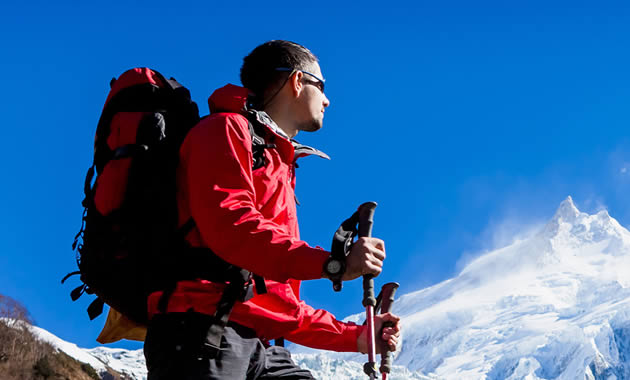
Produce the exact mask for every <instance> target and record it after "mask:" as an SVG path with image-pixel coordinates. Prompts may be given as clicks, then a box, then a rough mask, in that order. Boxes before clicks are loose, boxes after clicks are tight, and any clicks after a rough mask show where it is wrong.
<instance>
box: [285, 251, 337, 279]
mask: <svg viewBox="0 0 630 380" xmlns="http://www.w3.org/2000/svg"><path fill="white" fill-rule="evenodd" d="M328 256H330V252H328V251H325V250H323V249H318V248H312V247H309V246H305V247H303V249H301V250H299V251H296V252H295V258H296V260H291V263H290V266H289V268H288V273H290V274H291V276H290V277H291V278H294V279H296V280H317V279H320V278H322V274H323V272H324V263H325V262H326V260H327V259H328Z"/></svg>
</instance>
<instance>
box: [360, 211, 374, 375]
mask: <svg viewBox="0 0 630 380" xmlns="http://www.w3.org/2000/svg"><path fill="white" fill-rule="evenodd" d="M375 208H376V202H366V203H364V204H362V205H361V206H359V211H358V212H359V237H372V225H373V224H374V209H375ZM363 306H365V316H366V319H367V329H368V331H367V338H368V342H367V343H368V344H367V346H368V362H367V363H365V364H364V365H363V372H365V374H366V375H368V376H370V379H371V380H374V379H376V373H377V372H376V345H375V340H374V306H376V298H375V297H374V276H372V275H369V274H368V275H365V276H363Z"/></svg>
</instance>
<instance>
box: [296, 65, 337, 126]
mask: <svg viewBox="0 0 630 380" xmlns="http://www.w3.org/2000/svg"><path fill="white" fill-rule="evenodd" d="M307 71H308V72H309V73H310V74H305V73H304V72H301V71H298V72H297V73H296V77H297V79H298V81H299V82H300V84H301V89H300V92H299V96H298V98H297V99H296V100H297V102H296V106H297V110H296V113H297V117H298V131H306V132H314V131H317V130H318V129H320V128H321V127H322V125H323V124H324V110H325V109H326V107H328V106H329V105H330V101H329V100H328V98H327V97H326V95H325V94H324V92H323V91H322V89H323V88H324V86H323V82H321V80H320V79H321V78H323V75H322V71H321V69H320V67H319V64H317V63H314V64H313V66H312V68H310V70H307Z"/></svg>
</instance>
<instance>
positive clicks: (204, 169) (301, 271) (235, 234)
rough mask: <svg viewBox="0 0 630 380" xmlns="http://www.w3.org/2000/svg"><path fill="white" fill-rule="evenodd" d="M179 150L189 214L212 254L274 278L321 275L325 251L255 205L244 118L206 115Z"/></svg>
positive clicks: (229, 115)
mask: <svg viewBox="0 0 630 380" xmlns="http://www.w3.org/2000/svg"><path fill="white" fill-rule="evenodd" d="M181 149H182V150H181V152H180V153H181V154H180V158H181V160H182V161H181V162H180V164H181V165H183V168H184V175H185V176H186V178H185V186H187V187H188V197H189V200H188V201H189V205H190V210H191V215H192V217H193V219H194V220H195V223H196V225H197V228H198V229H199V233H200V235H201V239H202V240H203V242H204V243H205V244H206V245H207V246H208V247H209V248H210V249H211V250H212V251H213V252H214V253H215V254H217V255H218V256H219V257H221V258H222V259H224V260H225V261H227V262H229V263H231V264H234V265H236V266H239V267H241V268H244V269H247V270H249V271H252V272H254V273H256V274H259V275H261V276H263V277H266V278H268V279H271V280H275V281H279V282H285V281H287V280H288V279H289V278H294V279H298V280H310V279H317V278H321V274H322V266H323V263H324V261H325V260H326V258H327V257H328V252H326V251H323V250H321V249H317V248H313V247H310V246H309V245H308V244H306V243H305V242H304V241H301V240H299V239H296V238H295V237H293V236H291V235H290V234H289V233H288V231H287V229H286V228H285V227H284V226H281V225H278V224H277V223H274V222H273V221H271V220H268V219H265V217H263V215H262V214H261V213H260V212H259V211H258V210H257V209H256V199H255V188H254V183H253V176H252V160H253V159H252V152H251V149H252V140H251V135H250V132H249V129H248V124H247V120H246V119H245V118H244V117H242V116H241V115H238V114H227V113H226V114H218V115H216V116H214V117H210V118H207V119H206V120H204V121H202V123H200V124H199V125H198V126H196V127H195V128H193V129H192V130H191V131H190V133H189V136H188V137H187V138H186V140H185V142H184V144H183V145H182V148H181Z"/></svg>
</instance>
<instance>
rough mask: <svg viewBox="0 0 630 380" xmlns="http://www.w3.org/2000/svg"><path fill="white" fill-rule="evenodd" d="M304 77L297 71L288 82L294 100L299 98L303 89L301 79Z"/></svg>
mask: <svg viewBox="0 0 630 380" xmlns="http://www.w3.org/2000/svg"><path fill="white" fill-rule="evenodd" d="M303 77H304V73H303V72H301V71H298V72H296V73H295V75H293V76H292V77H291V79H290V80H289V81H290V82H291V92H292V94H293V96H295V97H296V98H297V97H298V96H300V94H301V93H302V90H303V89H304V83H302V78H303Z"/></svg>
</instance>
